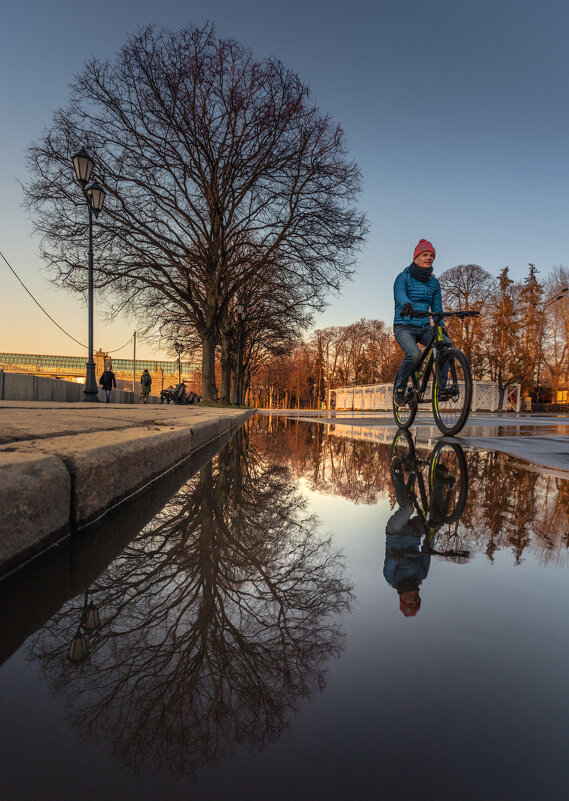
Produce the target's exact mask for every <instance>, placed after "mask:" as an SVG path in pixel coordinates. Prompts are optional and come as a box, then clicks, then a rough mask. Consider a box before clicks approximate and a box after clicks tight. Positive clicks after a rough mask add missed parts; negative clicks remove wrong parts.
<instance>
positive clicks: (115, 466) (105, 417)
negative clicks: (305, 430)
mask: <svg viewBox="0 0 569 801" xmlns="http://www.w3.org/2000/svg"><path fill="white" fill-rule="evenodd" d="M252 413H253V410H244V409H225V408H216V407H207V406H200V405H198V406H174V405H167V404H164V405H148V406H145V405H138V406H131V405H123V404H91V403H54V402H37V401H36V402H34V401H0V577H1V576H3V575H6V574H7V573H9V572H11V571H12V570H13V569H15V568H17V567H18V566H19V565H20V564H22V563H23V562H25V561H27V560H28V559H30V558H31V557H33V556H35V555H37V554H38V553H41V552H42V551H44V550H45V549H47V548H48V547H50V546H51V545H53V544H54V543H56V542H58V541H59V540H61V539H62V538H65V537H66V536H67V535H68V534H69V532H73V531H76V530H77V529H80V528H82V527H83V526H85V525H87V524H88V523H90V522H92V521H93V520H95V519H97V518H98V517H99V516H100V515H102V514H104V513H105V511H106V510H108V509H109V508H110V507H112V506H113V505H115V504H117V503H119V502H120V501H122V500H123V499H125V498H127V497H128V496H129V495H131V494H132V493H133V492H135V491H138V490H139V489H140V488H141V487H143V486H144V485H146V484H147V483H148V482H150V481H152V480H154V479H155V478H157V477H158V476H162V475H164V474H165V472H167V471H169V470H170V469H172V468H173V467H175V466H176V465H178V464H180V463H181V462H182V461H184V460H185V459H187V458H188V457H189V456H190V455H191V454H192V453H195V451H196V450H197V449H199V448H201V447H202V446H204V445H205V444H207V443H208V442H211V441H212V440H213V439H215V438H216V437H219V436H220V435H221V434H223V433H224V432H226V431H228V430H230V429H231V428H233V427H237V426H239V425H240V424H241V423H242V422H244V421H245V420H246V419H247V418H248V417H249V416H250V415H251V414H252Z"/></svg>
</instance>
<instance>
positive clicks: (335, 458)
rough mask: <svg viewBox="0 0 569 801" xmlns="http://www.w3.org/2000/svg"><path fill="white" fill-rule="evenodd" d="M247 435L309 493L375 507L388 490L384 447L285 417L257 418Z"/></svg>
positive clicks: (389, 486)
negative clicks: (298, 478)
mask: <svg viewBox="0 0 569 801" xmlns="http://www.w3.org/2000/svg"><path fill="white" fill-rule="evenodd" d="M251 429H252V430H251V439H252V441H253V442H254V443H255V445H256V446H257V447H259V448H260V449H262V450H263V451H265V452H270V458H271V459H273V460H274V461H276V462H278V463H279V464H282V465H287V466H289V467H291V468H292V469H293V471H294V473H295V475H297V476H302V477H303V478H305V479H306V480H307V481H308V482H309V485H310V488H311V489H313V490H316V491H318V492H321V493H324V494H326V495H341V496H342V497H343V498H346V499H348V500H350V501H353V502H354V503H365V504H375V503H377V501H378V500H379V498H380V497H381V495H382V494H384V493H385V492H387V491H389V490H390V488H391V478H390V473H389V458H388V456H387V454H388V448H387V446H386V447H385V448H382V447H381V446H380V447H378V445H377V444H376V443H374V442H365V441H363V440H358V439H350V438H347V437H336V436H334V427H333V426H326V425H322V424H321V423H305V422H301V423H298V422H297V421H293V420H289V419H288V418H286V417H270V418H266V417H264V418H260V419H258V420H257V421H253V422H252V423H251ZM389 441H390V442H391V439H390V440H389ZM386 468H387V469H386Z"/></svg>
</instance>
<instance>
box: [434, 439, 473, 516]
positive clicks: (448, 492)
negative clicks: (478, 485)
mask: <svg viewBox="0 0 569 801" xmlns="http://www.w3.org/2000/svg"><path fill="white" fill-rule="evenodd" d="M429 489H430V494H431V501H430V510H431V517H432V520H433V522H435V523H454V522H456V521H457V520H458V519H459V518H460V516H461V515H462V513H463V512H464V508H465V506H466V498H467V496H468V468H467V466H466V458H465V456H464V451H463V450H462V448H461V447H460V445H459V444H458V442H444V440H439V442H438V443H437V444H436V446H435V448H434V449H433V452H432V454H431V458H430V460H429Z"/></svg>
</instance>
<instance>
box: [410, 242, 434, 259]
mask: <svg viewBox="0 0 569 801" xmlns="http://www.w3.org/2000/svg"><path fill="white" fill-rule="evenodd" d="M425 251H428V252H430V253H432V254H433V258H434V257H435V256H436V255H437V254H436V253H435V249H434V247H433V246H432V245H431V243H430V242H428V241H427V240H426V239H420V240H419V244H418V245H417V247H416V248H415V250H414V251H413V261H415V258H416V257H417V256H418V255H419V254H420V253H424V252H425Z"/></svg>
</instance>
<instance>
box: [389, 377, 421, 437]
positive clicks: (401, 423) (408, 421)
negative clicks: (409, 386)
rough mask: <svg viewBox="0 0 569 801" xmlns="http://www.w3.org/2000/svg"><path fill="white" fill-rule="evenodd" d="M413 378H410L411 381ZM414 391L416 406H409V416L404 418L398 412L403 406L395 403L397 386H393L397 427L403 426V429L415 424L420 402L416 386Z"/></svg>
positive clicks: (394, 414) (394, 415)
mask: <svg viewBox="0 0 569 801" xmlns="http://www.w3.org/2000/svg"><path fill="white" fill-rule="evenodd" d="M411 380H412V379H411V378H409V381H411ZM413 392H414V395H415V403H414V406H413V407H412V408H411V407H410V408H409V412H408V417H407V419H406V420H402V419H401V418H400V417H399V414H398V413H399V409H400V408H401V407H400V406H398V405H397V404H396V403H395V386H394V387H393V417H394V418H395V423H396V425H397V427H398V428H402V429H407V428H411V426H412V425H413V423H414V422H415V417H416V416H417V410H418V408H419V404H418V402H417V393H416V392H415V389H414V388H413Z"/></svg>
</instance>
